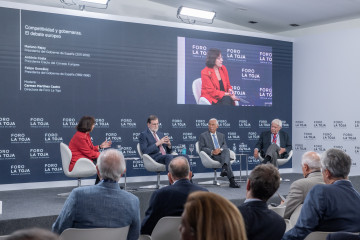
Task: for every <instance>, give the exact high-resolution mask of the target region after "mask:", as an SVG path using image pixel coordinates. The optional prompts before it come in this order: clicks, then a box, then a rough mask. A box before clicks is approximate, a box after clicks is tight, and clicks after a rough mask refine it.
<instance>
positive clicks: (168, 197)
mask: <svg viewBox="0 0 360 240" xmlns="http://www.w3.org/2000/svg"><path fill="white" fill-rule="evenodd" d="M168 177H169V182H170V184H171V185H170V186H166V187H163V188H161V189H159V190H157V191H155V192H154V193H153V194H152V196H151V198H150V201H149V208H148V209H147V211H146V213H145V218H144V220H143V222H142V225H141V234H147V235H151V233H152V231H153V229H154V227H155V225H156V223H157V222H158V221H159V220H160V218H162V217H165V216H181V214H182V212H183V211H184V204H185V202H186V199H187V197H188V195H189V194H190V193H192V192H195V191H208V190H207V189H206V188H203V187H200V186H197V185H194V184H192V183H191V182H190V180H189V179H190V177H191V171H190V166H189V162H188V160H187V159H186V158H185V157H183V156H178V157H175V158H173V159H172V160H171V162H170V164H169V173H168Z"/></svg>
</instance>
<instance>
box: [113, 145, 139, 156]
mask: <svg viewBox="0 0 360 240" xmlns="http://www.w3.org/2000/svg"><path fill="white" fill-rule="evenodd" d="M117 149H118V150H119V151H120V152H122V153H123V154H124V157H135V156H137V151H136V150H135V149H133V147H130V146H122V145H117Z"/></svg>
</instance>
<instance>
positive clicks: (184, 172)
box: [168, 156, 190, 183]
mask: <svg viewBox="0 0 360 240" xmlns="http://www.w3.org/2000/svg"><path fill="white" fill-rule="evenodd" d="M168 177H169V181H170V182H171V183H173V182H174V181H177V180H180V179H189V178H190V166H189V162H188V161H187V159H186V158H185V157H182V156H179V157H175V158H173V159H172V160H171V162H170V164H169V173H168Z"/></svg>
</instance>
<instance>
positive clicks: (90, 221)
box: [52, 149, 140, 240]
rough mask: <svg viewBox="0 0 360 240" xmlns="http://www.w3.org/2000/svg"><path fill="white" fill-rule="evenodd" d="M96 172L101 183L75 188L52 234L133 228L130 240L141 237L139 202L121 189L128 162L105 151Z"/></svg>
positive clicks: (53, 227)
mask: <svg viewBox="0 0 360 240" xmlns="http://www.w3.org/2000/svg"><path fill="white" fill-rule="evenodd" d="M96 169H97V171H98V175H99V178H100V179H101V181H100V182H99V183H98V184H97V185H94V186H86V187H78V188H75V189H74V190H73V191H72V192H71V194H70V196H69V197H68V199H66V202H65V204H64V207H63V209H62V210H61V213H60V214H59V216H58V218H57V219H56V221H55V223H54V224H53V226H52V230H53V232H56V233H58V234H60V233H62V232H63V231H64V230H65V229H67V228H121V227H126V226H130V228H129V233H128V237H127V239H133V240H137V239H138V238H139V234H140V205H139V199H138V198H137V197H136V196H135V195H133V194H131V193H128V192H126V191H124V190H121V189H120V186H119V184H118V181H119V179H120V177H121V175H122V174H123V173H124V171H125V159H124V156H123V154H122V153H121V152H119V151H118V150H115V149H109V150H105V151H103V152H102V153H101V154H100V156H99V158H98V160H97V165H96Z"/></svg>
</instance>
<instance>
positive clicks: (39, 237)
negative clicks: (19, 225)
mask: <svg viewBox="0 0 360 240" xmlns="http://www.w3.org/2000/svg"><path fill="white" fill-rule="evenodd" d="M5 239H6V240H59V237H58V235H56V234H55V233H52V232H50V231H48V230H45V229H41V228H30V229H22V230H18V231H16V232H13V233H12V234H11V235H10V236H8V237H6V238H5Z"/></svg>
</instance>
